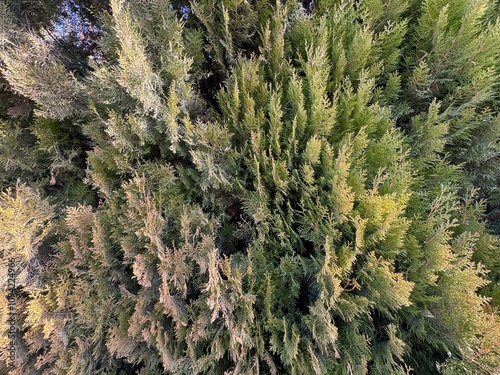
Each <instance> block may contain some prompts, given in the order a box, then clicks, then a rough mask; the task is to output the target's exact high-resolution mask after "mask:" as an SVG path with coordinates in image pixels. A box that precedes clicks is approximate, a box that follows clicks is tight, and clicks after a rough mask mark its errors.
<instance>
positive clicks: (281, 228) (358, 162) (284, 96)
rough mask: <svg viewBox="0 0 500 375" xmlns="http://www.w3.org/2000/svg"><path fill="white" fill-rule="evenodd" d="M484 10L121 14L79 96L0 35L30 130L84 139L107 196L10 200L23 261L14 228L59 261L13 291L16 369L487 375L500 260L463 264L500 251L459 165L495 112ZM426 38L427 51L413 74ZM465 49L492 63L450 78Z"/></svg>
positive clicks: (265, 8)
mask: <svg viewBox="0 0 500 375" xmlns="http://www.w3.org/2000/svg"><path fill="white" fill-rule="evenodd" d="M464 4H465V5H464ZM474 4H475V3H474ZM481 4H483V3H481ZM472 5H473V4H472V2H453V3H445V2H442V3H441V2H438V1H434V2H431V1H428V2H424V3H422V4H420V3H411V4H408V3H407V2H406V1H403V0H394V1H390V2H387V3H385V4H382V3H381V2H379V1H376V0H366V1H342V2H339V1H318V2H314V3H311V4H309V5H308V6H306V7H303V6H302V5H301V3H299V2H296V1H285V2H281V1H276V2H275V3H273V4H268V3H267V2H260V1H256V2H246V1H239V0H237V1H234V0H233V1H222V2H213V1H192V2H189V3H186V4H185V5H184V4H179V3H175V6H174V5H171V4H169V3H166V2H164V1H160V0H147V1H127V2H125V1H121V0H113V1H111V2H110V12H109V14H106V15H103V24H104V28H105V29H104V30H103V39H102V40H101V46H102V51H101V52H102V54H103V56H104V57H105V58H103V59H101V60H99V61H96V62H93V63H91V69H90V70H89V71H88V72H87V75H86V76H85V77H83V78H82V77H79V78H77V77H76V76H73V75H72V74H71V72H70V71H68V69H67V67H66V66H65V65H64V64H62V63H61V61H60V60H59V59H58V57H57V56H56V55H54V54H53V53H52V52H51V51H50V49H45V48H46V47H48V46H47V45H45V44H44V43H45V42H43V40H41V39H37V40H38V41H40V43H38V44H33V48H34V49H35V51H37V52H36V53H34V54H33V56H34V57H33V56H31V55H30V57H32V58H35V60H36V59H37V58H38V57H39V56H41V55H40V53H41V51H42V52H43V51H45V53H46V55H47V56H48V57H47V60H44V61H46V62H45V63H44V64H42V63H40V64H39V65H37V64H34V65H33V66H31V65H30V66H24V65H22V64H21V65H19V64H17V63H18V62H23V61H24V60H25V59H24V58H23V56H24V55H23V54H26V53H27V49H26V48H27V47H26V46H27V44H26V43H25V41H26V40H30V39H29V38H31V37H30V36H28V35H27V34H25V33H24V32H23V31H22V30H17V31H16V32H15V33H14V34H13V35H10V34H4V35H6V36H5V38H6V40H10V41H11V42H12V43H18V44H17V46H16V48H14V47H12V46H8V44H9V43H6V44H5V45H4V49H3V50H2V51H1V57H2V61H3V66H2V68H3V71H2V72H3V74H4V76H5V77H6V79H7V80H8V81H9V82H10V83H11V85H12V87H13V89H14V90H16V91H18V92H19V93H20V94H23V95H25V96H26V97H29V98H30V99H31V100H32V101H33V102H34V103H35V105H37V106H38V108H39V109H40V110H39V111H37V112H36V114H35V115H34V117H33V119H32V121H33V122H34V123H36V121H45V122H44V124H45V125H46V128H47V129H49V128H50V126H49V123H48V122H49V121H53V123H52V125H54V124H64V123H65V121H68V122H72V123H73V125H76V126H81V132H82V133H83V134H85V136H86V137H87V139H88V140H89V142H91V150H89V152H88V153H87V155H88V158H87V162H88V166H87V169H86V175H85V178H84V179H83V181H84V182H85V183H86V184H88V185H89V186H91V187H92V188H93V189H94V190H95V191H96V193H97V194H98V196H99V204H95V205H94V206H91V205H88V204H87V205H85V204H80V205H77V204H73V205H72V206H71V207H68V208H67V209H65V210H64V211H62V210H61V208H60V207H59V206H57V207H56V208H54V207H53V206H50V205H49V204H48V203H47V201H45V200H43V199H41V198H40V197H39V196H38V195H36V194H35V193H34V191H33V190H31V189H30V188H28V187H22V188H20V190H19V191H18V192H17V198H16V197H13V196H12V193H7V194H4V195H3V196H2V200H1V201H0V204H1V205H0V209H1V210H2V211H0V213H1V214H2V216H1V217H0V219H1V220H2V225H1V228H4V227H7V228H11V229H10V231H7V232H5V233H6V234H5V233H4V232H1V233H0V236H1V235H2V233H4V235H3V236H4V237H5V238H6V239H7V240H6V241H7V243H9V244H13V245H12V246H10V248H12V249H14V250H12V249H11V250H9V251H10V253H13V252H16V251H17V253H19V254H22V249H21V247H22V246H21V247H19V246H18V244H17V242H16V238H15V237H14V236H13V235H12V233H14V232H16V231H22V232H23V233H24V235H26V236H27V237H21V239H23V238H28V239H29V241H31V242H30V244H31V247H32V248H33V249H38V248H39V246H38V244H40V243H43V241H46V243H49V244H52V252H53V255H54V256H52V257H50V267H39V269H36V272H35V273H36V276H37V280H38V282H37V283H36V284H34V283H31V284H29V283H25V285H24V284H23V290H24V292H25V295H23V300H22V303H23V304H24V306H26V308H25V311H26V312H25V314H24V315H23V317H22V322H21V324H22V330H20V334H19V338H18V340H19V342H21V343H22V345H20V347H22V348H23V351H22V353H21V352H20V354H18V356H19V358H20V359H19V361H18V363H19V364H18V366H17V367H16V368H15V369H13V370H12V372H11V373H12V374H21V373H26V372H28V373H33V374H38V373H39V374H72V375H73V374H74V375H76V374H78V375H80V374H81V375H84V374H142V375H144V374H165V373H168V374H221V375H222V374H235V375H236V374H268V373H269V374H297V375H300V374H307V373H312V374H334V375H341V374H342V375H344V374H345V375H350V374H381V375H382V374H412V373H415V374H438V373H443V374H461V373H462V374H471V373H477V374H489V373H495V371H498V370H499V367H500V346H499V345H500V344H499V343H500V319H499V317H498V315H497V313H496V312H495V310H494V305H490V304H489V299H488V298H487V297H484V296H482V295H481V294H479V293H478V289H479V288H482V287H484V286H485V285H486V284H487V281H486V274H487V268H486V267H487V266H489V264H493V261H491V263H489V264H486V266H485V265H483V264H481V263H476V262H475V261H474V260H473V259H477V258H478V254H479V255H481V256H482V257H483V258H484V259H495V256H494V255H492V254H494V253H495V251H496V250H497V249H498V241H497V240H495V238H494V237H492V236H490V235H489V234H488V233H487V231H486V228H485V224H484V223H482V222H481V221H480V217H481V215H482V212H483V211H482V210H483V207H482V206H481V204H480V203H478V202H477V199H476V196H475V194H477V191H475V190H474V189H470V190H467V189H466V188H467V187H468V186H467V184H466V182H467V183H470V185H469V186H476V185H474V184H475V183H476V181H478V180H477V179H474V178H469V176H468V175H467V174H465V173H464V171H463V169H461V167H460V166H457V165H456V164H453V163H451V162H450V158H449V157H447V155H446V153H447V152H448V151H450V152H452V151H453V150H456V149H455V148H454V147H455V146H456V145H457V144H458V143H453V142H454V141H452V140H453V139H456V138H454V137H455V136H457V137H459V135H460V134H459V133H460V124H462V122H463V124H465V125H464V126H468V125H469V122H468V120H466V117H464V116H465V115H466V113H468V115H467V116H469V115H470V117H467V119H476V120H477V119H479V117H478V116H483V114H485V113H487V111H490V112H491V113H493V112H494V109H488V110H487V109H486V107H487V106H491V108H494V105H495V102H494V100H493V99H494V94H493V93H492V90H493V89H494V88H495V87H494V85H493V81H494V79H493V78H494V77H496V76H495V73H494V71H495V69H496V67H495V65H494V61H493V60H492V58H491V56H490V55H489V54H488V52H486V51H483V50H482V49H481V48H480V47H477V46H476V45H475V44H473V43H471V42H470V39H471V35H476V34H480V35H481V38H483V39H484V40H483V39H480V40H481V43H482V44H481V45H485V43H488V40H490V39H488V38H492V39H495V35H496V31H495V30H496V28H497V26H496V25H497V24H496V23H492V24H491V25H490V26H488V28H487V29H485V30H484V31H483V30H481V29H479V28H477V27H478V26H477V25H479V24H480V22H483V21H484V22H487V21H486V20H485V19H483V18H484V17H486V15H487V14H488V12H487V11H486V10H487V9H488V6H490V4H489V3H486V2H484V4H483V5H482V7H479V8H480V10H477V9H476V8H475V7H473V6H472ZM179 6H186V7H187V10H185V12H184V15H183V16H182V17H179V15H178V13H177V11H176V9H177V8H176V7H179ZM414 11H416V13H415V14H416V16H415V17H416V18H417V21H418V22H416V23H414V22H412V21H413V19H412V17H414V16H413V15H411V14H410V13H412V12H414ZM412 14H413V13H412ZM436 17H437V18H436ZM447 17H448V18H447ZM186 18H187V19H186ZM457 19H458V20H460V22H459V21H456V20H457ZM447 20H450V24H449V25H448V24H447V23H446V22H447ZM454 20H455V21H454ZM445 21H446V22H445ZM435 22H437V23H438V26H439V25H441V24H446V25H448V26H446V27H444V29H443V30H444V31H443V30H441V31H440V29H439V28H436V30H437V31H435V32H434V34H432V30H433V27H434V26H433V25H434V23H435ZM457 22H459V24H460V25H462V26H457ZM469 24H470V25H472V26H473V30H465V28H466V26H467V25H469ZM426 33H427V34H426ZM440 33H441V34H440ZM462 34H463V35H462ZM456 35H458V36H456ZM416 36H418V37H419V40H420V39H422V40H423V42H422V43H423V44H422V45H419V49H418V51H417V54H418V53H420V51H423V50H425V49H426V48H427V49H429V51H430V52H428V53H427V54H425V53H424V56H420V55H419V56H418V59H415V60H412V58H413V55H411V54H410V53H409V52H408V51H410V50H411V48H414V47H415V44H412V43H414V42H415V41H414V39H412V38H416ZM455 37H456V39H457V40H456V43H459V42H458V40H459V39H460V38H462V39H460V40H461V41H462V42H463V43H468V44H467V46H468V49H466V54H465V55H464V56H466V57H464V58H465V59H467V58H468V57H467V56H469V57H470V56H472V55H474V54H475V56H477V59H479V57H480V56H483V54H484V56H483V57H481V58H482V59H483V60H482V61H484V64H483V65H481V67H478V68H477V70H474V69H473V70H466V72H462V70H464V69H465V68H464V62H460V61H458V62H455V61H454V62H448V61H447V52H446V51H448V50H443V51H440V50H439V48H445V47H446V44H443V43H444V42H441V40H445V39H446V38H451V39H453V38H455ZM433 38H434V39H433ZM446 40H447V41H448V43H449V42H450V40H449V39H446ZM415 43H416V42H415ZM426 43H427V44H426ZM432 43H434V44H432ZM457 45H458V44H457ZM436 46H441V47H439V48H438V47H436ZM448 47H450V48H451V47H453V48H454V45H452V46H448ZM457 48H458V47H457ZM474 48H476V49H474ZM477 48H479V49H480V50H479V51H478V50H477ZM457 51H458V50H457ZM39 52H40V53H39ZM408 56H410V57H408ZM426 59H427V60H426ZM407 60H408V61H407ZM417 60H418V61H417ZM424 60H425V61H424ZM439 61H441V62H442V63H443V64H444V63H447V64H449V66H448V70H441V68H440V66H439V64H440V62H439ZM467 61H469V60H467ZM478 61H479V60H478ZM455 63H456V64H455ZM405 64H409V68H408V69H406V70H404V69H403V67H404V66H405ZM454 64H455V65H454ZM485 64H486V65H487V64H490V65H491V67H487V68H485V66H486V65H485ZM28 68H29V69H28ZM490 68H491V69H490ZM16 69H18V70H16ZM26 69H28V70H26ZM33 69H41V70H40V71H43V72H46V73H47V74H48V75H49V77H40V78H37V76H38V75H39V74H38V73H37V72H36V71H34V70H33ZM464 74H465V76H464ZM220 77H224V80H223V81H222V80H221V81H220V82H217V83H218V85H219V86H218V87H217V88H216V91H217V94H216V95H215V96H214V95H213V91H214V86H213V85H207V82H209V80H210V79H212V80H213V79H215V78H220ZM28 78H29V79H28ZM47 79H55V80H57V83H58V85H59V86H58V87H59V88H60V90H59V91H54V93H55V94H54V95H55V96H51V95H49V94H48V92H47V91H46V90H44V89H43V87H44V86H43V85H44V84H46V83H47ZM432 79H435V83H433V82H431V81H432ZM30 80H35V81H36V82H35V84H33V85H32V84H30ZM475 83H477V85H476V86H475ZM54 84H56V83H54ZM425 84H428V86H425ZM412 85H413V86H412ZM423 85H424V86H425V89H422V87H423ZM37 90H38V91H37ZM474 90H477V91H475V92H474V93H473V94H471V91H474ZM419 93H421V94H422V95H420V96H419ZM459 94H460V95H462V96H460V98H461V99H460V100H459V101H460V103H459V104H460V106H462V107H460V106H458V105H459V104H455V103H454V102H452V99H450V96H451V95H455V97H458V96H457V95H459ZM483 94H484V95H483ZM482 95H483V96H482ZM59 96H60V99H61V100H66V101H67V104H68V105H67V106H66V107H65V108H61V107H59V106H58V105H57V103H60V102H59ZM68 100H69V102H68ZM457 103H458V102H457ZM464 103H465V104H464ZM457 106H458V107H457ZM453 111H455V112H453ZM490 112H488V113H490ZM492 116H493V115H492ZM474 121H475V120H474ZM478 121H479V120H478ZM398 125H402V126H398ZM29 126H33V127H34V126H35V125H33V124H31V125H29ZM58 126H59V125H54V127H56V128H57V127H58ZM472 126H473V125H472ZM481 126H482V125H481ZM37 129H39V130H38V131H39V132H40V133H44V134H45V136H41V138H40V142H41V143H44V142H48V143H50V137H49V136H47V131H45V132H44V131H43V129H44V128H43V126H40V127H39V128H37ZM457 129H458V130H457ZM482 129H483V130H485V129H486V128H482ZM470 134H472V133H470ZM485 134H488V135H487V136H488V137H489V136H490V135H489V133H487V132H486V130H485ZM485 136H486V135H485ZM450 139H451V140H450ZM464 142H465V141H464ZM477 142H479V143H481V142H482V141H481V140H480V139H479V138H475V140H474V141H472V143H467V142H465V143H464V144H463V146H464V147H467V146H466V145H471V144H476V143H477ZM65 144H66V145H67V143H65ZM453 155H454V156H452V157H456V158H457V160H458V158H459V154H458V153H455V154H453ZM83 181H82V183H83ZM461 185H464V186H461ZM464 187H465V188H464ZM477 187H478V188H483V186H477ZM463 188H464V189H463ZM23 197H25V198H23ZM26 197H28V198H29V199H28V198H26ZM82 201H83V199H82ZM56 204H57V203H56ZM15 210H18V211H20V212H21V213H22V215H20V214H18V215H14V213H15V212H17V211H15ZM55 210H57V211H58V212H64V214H63V215H62V217H60V218H58V220H59V221H58V222H57V223H55V224H54V225H55V226H56V227H57V235H58V238H57V243H55V244H54V243H53V242H56V241H53V240H52V239H51V238H52V237H51V235H52V234H51V233H52V232H49V229H50V227H49V226H48V223H49V222H50V221H51V220H55V219H56V218H54V217H53V216H54V215H53V212H54V211H55ZM26 215H27V216H29V217H33V219H30V220H28V221H27V222H28V224H29V225H28V226H27V227H26V228H25V227H23V228H21V229H19V228H20V227H19V226H20V223H21V222H23V220H24V219H25V216H26ZM27 216H26V217H27ZM7 220H10V221H11V222H12V223H13V224H5V223H4V222H6V221H7ZM44 225H45V229H42V227H43V226H44ZM16 246H17V247H16ZM10 248H9V249H10ZM10 253H9V254H10ZM17 253H16V254H17ZM481 256H479V258H481ZM475 257H476V258H475ZM488 257H489V258H488ZM4 258H5V259H4ZM32 258H33V255H30V256H29V257H27V258H26V259H28V260H29V261H31V259H32ZM6 259H7V257H6V256H4V257H3V258H2V261H3V260H6ZM481 259H482V258H481ZM25 263H26V262H25ZM28 263H29V262H28ZM28 263H26V264H28ZM23 264H24V263H23ZM30 272H32V271H30ZM28 284H29V285H28ZM27 292H29V293H27ZM6 329H7V327H6V326H5V324H4V326H3V330H4V331H5V330H6ZM2 345H6V341H5V340H3V339H2Z"/></svg>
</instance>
